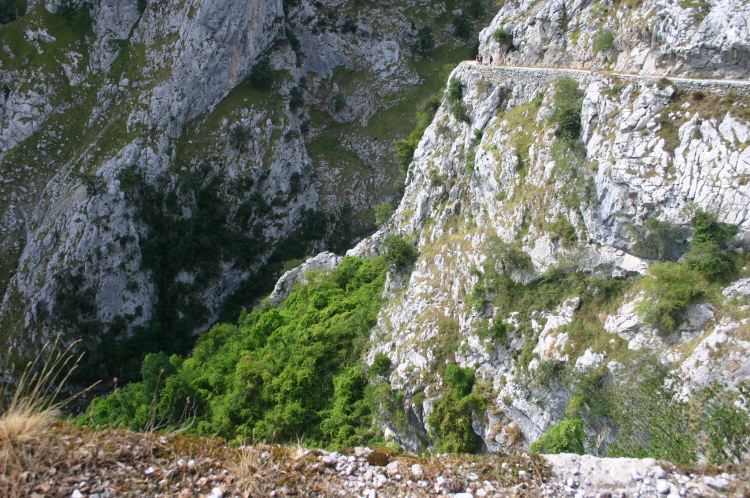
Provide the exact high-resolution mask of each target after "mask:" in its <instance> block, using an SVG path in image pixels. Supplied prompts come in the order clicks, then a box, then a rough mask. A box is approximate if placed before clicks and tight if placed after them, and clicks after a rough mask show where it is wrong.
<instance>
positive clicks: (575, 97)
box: [552, 77, 583, 140]
mask: <svg viewBox="0 0 750 498" xmlns="http://www.w3.org/2000/svg"><path fill="white" fill-rule="evenodd" d="M582 105H583V93H581V91H580V90H579V89H578V82H577V81H576V80H574V79H573V78H569V77H564V78H560V79H559V80H558V81H557V89H556V90H555V108H554V114H553V115H552V121H553V122H554V123H555V124H556V125H557V128H556V129H555V136H556V137H557V138H561V139H565V140H575V139H577V138H578V137H579V136H580V134H581V106H582Z"/></svg>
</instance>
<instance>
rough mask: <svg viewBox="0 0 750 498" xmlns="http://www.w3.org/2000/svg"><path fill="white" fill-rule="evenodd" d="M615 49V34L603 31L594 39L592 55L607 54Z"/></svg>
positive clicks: (607, 30) (606, 30)
mask: <svg viewBox="0 0 750 498" xmlns="http://www.w3.org/2000/svg"><path fill="white" fill-rule="evenodd" d="M614 49H615V34H614V33H613V32H612V31H611V30H609V29H605V30H602V31H600V32H599V34H598V35H596V38H594V53H595V54H599V53H602V52H608V51H610V50H614Z"/></svg>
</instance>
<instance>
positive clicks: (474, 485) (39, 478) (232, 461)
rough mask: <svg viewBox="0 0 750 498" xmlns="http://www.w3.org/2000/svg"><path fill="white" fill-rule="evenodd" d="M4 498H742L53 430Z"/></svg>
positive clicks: (712, 483) (521, 470)
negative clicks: (340, 497) (335, 497)
mask: <svg viewBox="0 0 750 498" xmlns="http://www.w3.org/2000/svg"><path fill="white" fill-rule="evenodd" d="M8 462H9V463H8V464H7V465H5V466H4V467H5V468H4V469H2V470H0V494H1V496H3V497H21V496H29V497H33V498H43V497H60V498H62V497H72V498H83V497H90V498H105V497H121V496H128V497H129V496H133V497H135V496H139V497H140V496H158V497H167V496H177V497H193V496H198V497H210V498H228V497H265V496H269V497H277V496H278V497H284V496H297V497H320V496H342V497H344V496H345V497H367V498H378V497H415V498H416V497H424V496H436V497H441V496H442V497H454V498H473V497H533V496H549V497H557V496H569V497H601V498H605V497H611V498H614V497H625V496H627V497H652V496H653V497H669V498H677V497H699V496H705V497H714V496H727V497H730V496H731V497H734V496H746V497H750V485H748V480H750V471H749V470H748V468H747V467H748V466H744V467H737V468H730V469H716V468H692V469H686V468H677V467H674V466H671V465H669V464H663V463H659V462H657V461H655V460H651V459H643V460H639V459H626V458H619V459H614V458H597V457H592V456H587V455H586V456H579V455H549V456H539V455H510V456H450V455H444V456H432V457H428V458H422V457H416V456H409V455H399V454H396V453H395V452H393V451H392V450H390V449H384V448H375V449H371V448H351V449H348V450H345V451H342V452H327V451H321V450H311V449H306V448H295V447H284V446H272V445H259V446H252V447H244V448H231V447H228V446H227V445H226V444H225V443H224V442H223V441H222V440H220V439H211V438H202V437H201V438H199V437H189V436H184V435H179V434H169V435H160V434H139V433H133V432H128V431H102V432H90V431H87V430H86V429H81V428H77V427H72V426H70V425H67V424H62V423H58V424H56V425H55V426H54V428H53V429H51V430H48V431H47V432H46V433H45V434H44V435H42V436H40V437H37V438H35V439H33V440H29V441H25V442H24V443H23V444H18V445H16V446H15V447H14V448H13V449H12V455H11V459H10V460H8Z"/></svg>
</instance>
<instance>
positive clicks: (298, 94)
mask: <svg viewBox="0 0 750 498" xmlns="http://www.w3.org/2000/svg"><path fill="white" fill-rule="evenodd" d="M303 105H305V97H304V95H302V90H301V89H300V87H298V86H295V87H293V88H292V89H291V90H289V109H291V110H293V111H296V110H297V109H299V108H300V107H302V106H303Z"/></svg>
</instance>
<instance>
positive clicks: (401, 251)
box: [385, 235, 419, 270]
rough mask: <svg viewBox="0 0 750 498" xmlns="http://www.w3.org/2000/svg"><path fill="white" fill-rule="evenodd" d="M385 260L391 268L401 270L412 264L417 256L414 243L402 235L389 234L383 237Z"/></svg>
mask: <svg viewBox="0 0 750 498" xmlns="http://www.w3.org/2000/svg"><path fill="white" fill-rule="evenodd" d="M385 251H386V252H385V260H386V261H387V262H388V264H389V265H390V266H391V268H394V269H397V270H403V269H404V268H407V267H409V266H411V265H412V264H414V262H415V261H416V260H417V257H418V256H419V253H418V252H417V248H416V247H414V243H413V242H412V241H410V240H409V239H407V238H406V237H404V236H403V235H390V236H388V237H387V238H386V239H385Z"/></svg>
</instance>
